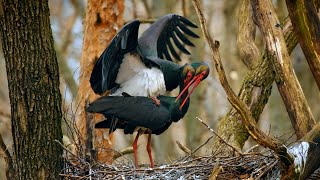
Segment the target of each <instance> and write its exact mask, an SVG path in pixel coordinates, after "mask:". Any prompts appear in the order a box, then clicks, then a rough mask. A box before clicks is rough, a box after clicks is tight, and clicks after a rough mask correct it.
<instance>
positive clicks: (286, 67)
mask: <svg viewBox="0 0 320 180" xmlns="http://www.w3.org/2000/svg"><path fill="white" fill-rule="evenodd" d="M251 5H252V7H253V12H254V16H255V18H256V21H257V25H258V27H259V28H260V31H261V33H262V34H263V36H264V41H265V44H266V50H267V51H266V52H267V57H268V59H269V60H271V61H272V64H273V66H274V71H275V75H276V77H275V80H276V83H277V86H278V89H279V92H280V94H281V97H282V100H283V102H284V104H285V106H286V109H287V112H288V115H289V117H290V120H291V124H292V126H293V127H294V129H295V132H296V135H297V137H298V138H301V137H303V136H304V135H305V134H306V133H307V132H309V131H310V130H311V129H312V127H313V126H314V125H315V120H314V118H313V115H312V112H311V110H310V107H309V105H308V103H307V100H306V98H305V96H304V93H303V91H302V88H301V86H300V84H299V82H298V79H297V77H296V75H295V73H294V70H293V67H292V63H291V59H290V56H289V53H288V50H287V48H286V43H285V39H284V36H283V33H282V29H281V28H279V27H278V26H275V24H277V23H279V20H278V17H277V15H276V13H275V10H274V8H273V5H272V3H271V2H269V1H257V0H255V1H254V0H251Z"/></svg>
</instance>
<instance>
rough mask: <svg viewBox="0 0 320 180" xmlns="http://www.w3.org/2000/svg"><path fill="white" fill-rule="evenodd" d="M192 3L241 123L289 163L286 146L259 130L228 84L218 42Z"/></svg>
mask: <svg viewBox="0 0 320 180" xmlns="http://www.w3.org/2000/svg"><path fill="white" fill-rule="evenodd" d="M192 3H193V5H194V7H195V9H196V12H197V14H198V17H199V21H200V24H201V29H202V31H203V34H204V36H205V38H206V41H207V43H208V44H209V47H210V50H211V53H212V58H213V60H214V62H215V67H216V70H217V73H218V76H219V80H220V83H221V85H222V87H223V88H224V90H225V92H226V94H227V97H228V100H229V102H230V103H231V104H232V106H233V107H234V108H235V109H236V110H237V111H238V113H239V114H240V115H241V117H242V120H243V123H244V125H245V127H246V129H247V131H248V132H249V134H250V135H251V137H252V138H253V139H254V140H255V141H256V142H257V143H259V144H261V145H262V146H264V147H268V148H270V149H272V150H273V151H275V152H276V153H277V154H281V155H283V156H284V158H283V159H282V160H283V162H284V164H285V165H290V164H291V161H290V160H291V157H290V156H289V155H288V154H287V151H286V148H285V147H284V146H283V145H282V144H280V143H279V142H278V141H277V140H276V139H273V138H271V137H268V136H267V135H266V134H264V133H263V132H262V131H261V130H259V129H258V128H257V125H256V121H255V119H254V118H253V117H252V114H251V112H250V111H249V109H248V107H247V106H246V104H244V103H243V102H242V101H240V99H239V98H238V97H237V96H236V94H235V93H234V92H233V91H232V89H231V87H230V85H229V84H228V81H227V78H226V75H225V72H224V69H223V66H222V63H221V59H220V53H219V49H218V48H219V42H218V41H216V40H215V41H213V39H212V38H211V35H210V33H209V31H208V29H207V26H206V20H205V17H204V15H203V13H202V10H201V9H200V4H199V1H198V0H192Z"/></svg>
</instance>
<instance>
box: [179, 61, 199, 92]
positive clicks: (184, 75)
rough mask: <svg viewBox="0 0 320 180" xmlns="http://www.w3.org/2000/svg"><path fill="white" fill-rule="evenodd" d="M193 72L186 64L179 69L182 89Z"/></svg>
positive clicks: (190, 78)
mask: <svg viewBox="0 0 320 180" xmlns="http://www.w3.org/2000/svg"><path fill="white" fill-rule="evenodd" d="M195 72H196V71H195V69H194V68H193V67H192V66H191V65H190V64H188V63H186V64H185V65H184V66H182V67H181V73H180V77H181V79H182V80H183V86H184V87H185V86H186V85H187V84H188V83H189V82H190V81H191V80H192V78H193V77H194V75H195Z"/></svg>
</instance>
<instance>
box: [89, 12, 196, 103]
mask: <svg viewBox="0 0 320 180" xmlns="http://www.w3.org/2000/svg"><path fill="white" fill-rule="evenodd" d="M139 26H140V21H139V20H134V21H131V22H130V23H128V24H126V25H125V26H123V27H122V28H121V29H120V30H119V32H118V33H117V35H116V36H115V37H114V38H113V40H112V41H111V43H110V44H109V46H108V47H107V48H106V49H105V50H104V52H103V53H102V55H101V56H100V57H99V59H98V60H97V62H96V64H95V66H94V68H93V70H92V74H91V78H90V83H91V87H92V89H93V91H94V92H95V93H97V94H100V95H103V94H105V93H106V92H110V94H111V95H114V96H117V95H118V96H120V95H121V94H122V93H123V92H126V93H128V94H130V95H133V96H148V97H157V96H158V95H163V94H164V93H165V91H171V90H173V89H175V88H177V87H178V85H179V81H180V77H181V76H187V74H188V69H184V68H181V67H180V66H179V65H177V64H176V63H173V62H171V61H172V59H173V58H174V59H177V60H180V57H179V55H178V53H177V52H176V49H175V48H174V47H173V43H174V45H175V46H176V47H177V48H178V49H179V50H180V51H181V52H183V53H185V54H190V53H189V51H188V50H187V49H186V48H185V47H184V46H183V45H182V43H185V44H186V45H189V46H194V45H193V44H192V42H191V41H190V40H188V38H187V36H186V35H188V36H190V37H194V38H198V37H199V36H198V35H196V34H195V33H194V32H192V31H191V30H190V29H188V27H192V28H197V26H196V25H195V24H193V23H192V22H191V21H189V20H188V19H186V18H184V17H182V16H179V15H176V14H168V15H165V16H163V17H161V18H159V19H158V20H157V21H156V22H154V23H153V24H152V25H151V26H150V27H149V28H148V29H147V30H146V31H144V32H143V34H142V35H141V36H140V37H139V38H138V31H139ZM185 34H186V35H185ZM172 42H173V43H172ZM170 53H171V55H170ZM164 59H166V60H164Z"/></svg>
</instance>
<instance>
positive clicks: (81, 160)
mask: <svg viewBox="0 0 320 180" xmlns="http://www.w3.org/2000/svg"><path fill="white" fill-rule="evenodd" d="M54 141H55V142H57V143H58V144H59V145H60V146H61V147H62V148H63V149H64V150H65V151H67V152H68V153H70V154H71V155H72V156H74V157H76V158H77V159H78V160H79V161H80V162H84V160H83V159H81V158H80V157H78V156H77V155H75V154H73V153H72V152H71V151H70V150H69V149H68V148H66V147H65V146H64V145H63V144H62V143H61V142H59V141H58V140H56V139H55V140H54Z"/></svg>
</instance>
